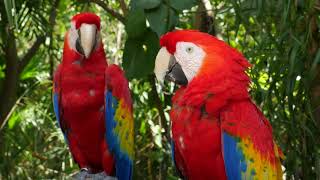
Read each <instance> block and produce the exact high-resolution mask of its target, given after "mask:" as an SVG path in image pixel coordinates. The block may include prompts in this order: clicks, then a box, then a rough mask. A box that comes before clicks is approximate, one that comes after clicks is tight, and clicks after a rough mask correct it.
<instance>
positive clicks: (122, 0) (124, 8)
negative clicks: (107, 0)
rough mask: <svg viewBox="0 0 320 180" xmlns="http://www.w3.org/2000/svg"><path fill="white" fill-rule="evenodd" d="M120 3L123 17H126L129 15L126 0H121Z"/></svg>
mask: <svg viewBox="0 0 320 180" xmlns="http://www.w3.org/2000/svg"><path fill="white" fill-rule="evenodd" d="M119 3H120V8H121V10H122V12H123V15H124V16H126V15H127V14H128V7H127V4H126V2H125V1H124V0H119Z"/></svg>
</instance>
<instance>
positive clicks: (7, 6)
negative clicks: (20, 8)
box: [4, 0, 15, 27]
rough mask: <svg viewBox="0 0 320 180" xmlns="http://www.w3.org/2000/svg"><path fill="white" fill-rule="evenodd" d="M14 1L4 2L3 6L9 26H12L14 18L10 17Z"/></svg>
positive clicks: (6, 0) (5, 0) (7, 0)
mask: <svg viewBox="0 0 320 180" xmlns="http://www.w3.org/2000/svg"><path fill="white" fill-rule="evenodd" d="M14 4H15V3H14V0H4V6H5V8H6V13H7V18H8V21H9V25H10V26H11V27H13V26H14V16H13V15H12V10H13V9H14Z"/></svg>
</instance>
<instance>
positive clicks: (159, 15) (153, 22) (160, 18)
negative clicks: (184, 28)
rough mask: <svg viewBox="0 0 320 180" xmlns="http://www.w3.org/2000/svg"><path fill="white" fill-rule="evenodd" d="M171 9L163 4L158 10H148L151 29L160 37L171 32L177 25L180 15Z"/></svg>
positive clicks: (147, 14)
mask: <svg viewBox="0 0 320 180" xmlns="http://www.w3.org/2000/svg"><path fill="white" fill-rule="evenodd" d="M169 8H170V7H168V6H167V5H164V4H161V5H160V6H159V7H157V8H156V9H152V10H146V11H145V12H146V17H147V20H148V22H149V24H150V27H151V29H152V30H153V31H154V32H156V33H157V34H158V36H159V37H160V36H161V35H163V34H164V33H166V32H167V31H169V30H171V29H172V28H173V27H174V26H175V25H176V23H177V19H178V15H177V14H176V13H175V12H174V11H172V10H169Z"/></svg>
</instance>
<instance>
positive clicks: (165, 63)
mask: <svg viewBox="0 0 320 180" xmlns="http://www.w3.org/2000/svg"><path fill="white" fill-rule="evenodd" d="M154 73H155V75H156V77H157V79H158V81H159V82H160V83H161V84H163V81H164V80H168V81H172V82H174V83H176V84H179V85H187V84H188V79H187V77H186V76H185V74H184V72H183V70H182V68H181V65H180V64H179V63H178V62H177V60H176V58H175V57H174V56H173V55H171V54H170V53H169V52H168V51H167V49H166V48H165V47H162V48H161V49H160V51H159V52H158V55H157V57H156V61H155V68H154Z"/></svg>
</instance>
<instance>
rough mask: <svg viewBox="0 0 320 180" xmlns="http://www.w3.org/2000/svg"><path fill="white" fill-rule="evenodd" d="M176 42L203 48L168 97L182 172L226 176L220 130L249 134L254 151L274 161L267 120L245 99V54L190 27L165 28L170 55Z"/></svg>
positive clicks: (193, 176)
mask: <svg viewBox="0 0 320 180" xmlns="http://www.w3.org/2000/svg"><path fill="white" fill-rule="evenodd" d="M178 42H192V43H194V44H196V45H197V46H199V47H201V48H202V49H203V50H204V51H205V53H206V56H205V59H204V61H203V64H202V66H201V67H200V70H199V72H198V73H197V75H196V76H195V77H194V78H193V79H192V81H191V82H189V84H188V85H187V86H185V87H181V88H180V89H179V90H178V91H177V92H176V93H175V95H174V97H173V99H172V102H173V105H172V110H171V112H170V117H171V121H172V138H173V141H174V150H175V155H174V158H175V161H176V164H177V167H178V169H179V170H180V171H181V173H182V174H183V176H185V177H187V179H226V170H225V165H224V160H223V149H222V146H221V144H222V143H223V142H222V141H221V138H222V137H221V134H222V130H223V131H224V132H225V131H227V132H228V133H230V134H231V135H234V136H235V137H241V138H245V137H249V138H251V140H252V142H253V144H254V146H255V148H256V149H257V150H258V151H259V152H261V153H262V154H266V158H267V159H269V160H270V161H271V162H272V163H273V164H274V162H277V163H279V158H278V157H277V158H275V150H274V143H273V138H272V128H271V125H270V124H269V122H268V120H267V119H266V118H265V117H264V116H263V114H262V113H261V111H260V110H259V109H258V108H257V107H256V106H255V104H254V103H252V101H251V100H250V96H249V93H248V86H249V83H250V78H249V77H248V75H247V74H246V73H245V70H246V69H247V68H248V67H250V66H251V65H250V63H249V62H248V61H247V60H246V59H245V57H244V56H243V55H242V54H241V53H239V52H238V51H237V50H235V49H233V48H231V47H230V46H228V45H227V44H226V43H224V42H223V41H220V40H218V39H217V38H215V37H213V36H210V35H208V34H206V33H201V32H198V31H193V30H179V31H174V32H170V33H167V34H165V35H164V36H163V37H162V38H161V40H160V45H161V46H164V47H166V48H167V50H168V51H169V52H170V53H171V54H174V53H175V47H176V44H177V43H178ZM276 153H278V152H276Z"/></svg>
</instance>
